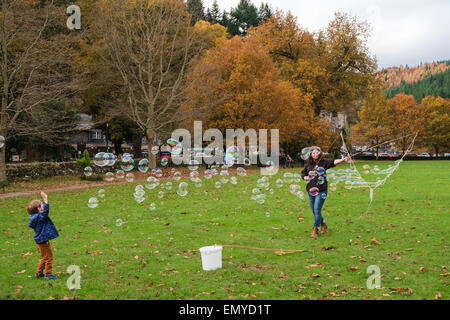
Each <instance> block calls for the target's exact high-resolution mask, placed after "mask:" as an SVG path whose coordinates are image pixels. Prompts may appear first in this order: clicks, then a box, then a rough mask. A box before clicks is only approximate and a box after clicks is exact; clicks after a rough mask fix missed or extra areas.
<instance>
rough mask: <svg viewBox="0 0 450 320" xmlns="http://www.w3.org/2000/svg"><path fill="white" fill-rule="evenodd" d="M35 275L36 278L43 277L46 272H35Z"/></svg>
mask: <svg viewBox="0 0 450 320" xmlns="http://www.w3.org/2000/svg"><path fill="white" fill-rule="evenodd" d="M34 277H35V278H42V277H44V274H43V273H35V274H34Z"/></svg>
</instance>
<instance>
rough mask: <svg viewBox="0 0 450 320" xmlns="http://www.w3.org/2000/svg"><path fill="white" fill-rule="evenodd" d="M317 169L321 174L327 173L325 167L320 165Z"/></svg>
mask: <svg viewBox="0 0 450 320" xmlns="http://www.w3.org/2000/svg"><path fill="white" fill-rule="evenodd" d="M316 171H317V174H318V175H319V176H321V175H323V174H325V169H324V168H322V167H318V168H317V170H316Z"/></svg>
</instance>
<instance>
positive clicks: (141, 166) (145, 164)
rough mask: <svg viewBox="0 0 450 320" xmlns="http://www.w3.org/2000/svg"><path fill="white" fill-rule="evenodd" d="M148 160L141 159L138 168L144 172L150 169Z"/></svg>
mask: <svg viewBox="0 0 450 320" xmlns="http://www.w3.org/2000/svg"><path fill="white" fill-rule="evenodd" d="M148 164H149V163H148V160H147V159H141V160H140V161H139V163H138V170H139V171H140V172H142V173H146V172H147V171H148Z"/></svg>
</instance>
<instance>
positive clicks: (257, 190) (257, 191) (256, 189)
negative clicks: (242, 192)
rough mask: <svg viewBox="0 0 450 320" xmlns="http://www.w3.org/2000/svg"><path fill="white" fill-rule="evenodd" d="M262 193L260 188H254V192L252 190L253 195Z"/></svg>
mask: <svg viewBox="0 0 450 320" xmlns="http://www.w3.org/2000/svg"><path fill="white" fill-rule="evenodd" d="M260 192H261V190H259V189H258V188H253V190H252V193H253V194H258V193H260Z"/></svg>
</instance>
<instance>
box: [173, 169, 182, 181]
mask: <svg viewBox="0 0 450 320" xmlns="http://www.w3.org/2000/svg"><path fill="white" fill-rule="evenodd" d="M180 179H181V172H180V171H175V172H174V173H173V180H176V181H179V180H180Z"/></svg>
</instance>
